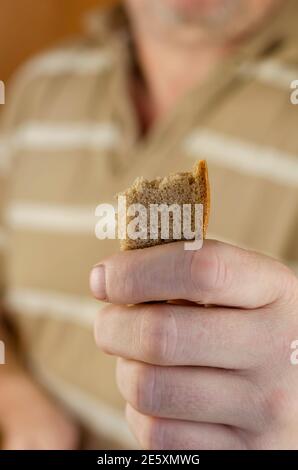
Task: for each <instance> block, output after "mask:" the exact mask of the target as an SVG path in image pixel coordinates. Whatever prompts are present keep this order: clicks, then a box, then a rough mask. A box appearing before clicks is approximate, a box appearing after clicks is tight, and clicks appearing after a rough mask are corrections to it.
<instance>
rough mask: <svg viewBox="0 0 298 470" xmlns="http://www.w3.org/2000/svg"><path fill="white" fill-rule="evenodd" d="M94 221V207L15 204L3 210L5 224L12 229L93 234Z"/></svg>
mask: <svg viewBox="0 0 298 470" xmlns="http://www.w3.org/2000/svg"><path fill="white" fill-rule="evenodd" d="M96 221H97V219H96V216H95V207H74V206H72V207H69V206H62V205H61V206H60V205H59V206H54V205H50V204H34V203H26V202H19V203H18V202H15V203H11V204H9V205H8V206H7V207H6V210H5V223H6V225H7V226H8V227H9V228H12V229H22V230H37V231H41V232H44V231H46V232H55V233H57V232H59V233H79V234H94V230H95V225H96ZM94 236H95V235H94Z"/></svg>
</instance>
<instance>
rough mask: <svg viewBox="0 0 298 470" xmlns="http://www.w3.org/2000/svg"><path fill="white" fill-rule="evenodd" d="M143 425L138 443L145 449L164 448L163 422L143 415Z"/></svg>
mask: <svg viewBox="0 0 298 470" xmlns="http://www.w3.org/2000/svg"><path fill="white" fill-rule="evenodd" d="M143 420H144V426H143V430H142V431H141V436H140V441H141V442H140V443H141V445H142V447H144V448H145V449H147V450H163V449H166V443H165V439H164V436H165V432H164V424H163V422H162V420H160V419H158V418H152V417H150V416H144V418H143Z"/></svg>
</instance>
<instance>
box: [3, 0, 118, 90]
mask: <svg viewBox="0 0 298 470" xmlns="http://www.w3.org/2000/svg"><path fill="white" fill-rule="evenodd" d="M113 1H115V0H0V80H4V81H6V80H8V79H9V77H10V76H11V74H12V73H13V72H14V70H15V69H16V68H17V67H18V66H19V65H20V64H21V63H22V62H23V61H25V60H26V59H27V58H28V57H30V56H32V55H33V54H35V53H37V52H39V51H41V50H43V49H45V48H47V47H49V46H51V45H52V44H55V42H58V41H59V40H60V39H62V38H63V37H66V36H69V35H71V34H74V33H76V32H78V31H79V30H80V29H81V19H82V15H83V14H84V13H85V12H87V11H88V10H90V9H94V8H96V7H98V6H100V5H102V6H104V5H105V4H107V3H112V2H113Z"/></svg>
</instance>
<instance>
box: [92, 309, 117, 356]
mask: <svg viewBox="0 0 298 470" xmlns="http://www.w3.org/2000/svg"><path fill="white" fill-rule="evenodd" d="M116 308H117V307H116V306H114V305H107V306H105V307H102V308H101V309H100V310H98V312H97V314H96V317H95V322H94V338H95V343H96V345H97V347H98V348H99V349H100V350H101V351H102V352H104V353H105V354H113V353H114V352H115V350H114V348H113V344H114V338H113V329H112V328H111V327H110V319H111V314H112V312H113V311H114V310H115V309H116Z"/></svg>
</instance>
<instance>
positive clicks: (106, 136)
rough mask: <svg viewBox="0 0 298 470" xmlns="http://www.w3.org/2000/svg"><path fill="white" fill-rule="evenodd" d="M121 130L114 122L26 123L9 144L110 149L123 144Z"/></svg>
mask: <svg viewBox="0 0 298 470" xmlns="http://www.w3.org/2000/svg"><path fill="white" fill-rule="evenodd" d="M120 137H121V134H120V132H119V129H118V128H117V127H116V126H115V125H114V124H113V123H111V122H100V123H94V122H78V123H76V122H61V123H40V122H34V121H33V122H28V123H26V124H23V125H22V126H20V127H19V128H17V129H16V131H15V132H14V133H13V134H12V135H11V137H10V138H9V143H10V145H11V146H12V148H13V149H17V150H44V151H61V150H80V149H84V148H87V149H91V150H109V149H116V148H117V147H118V146H119V144H120Z"/></svg>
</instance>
